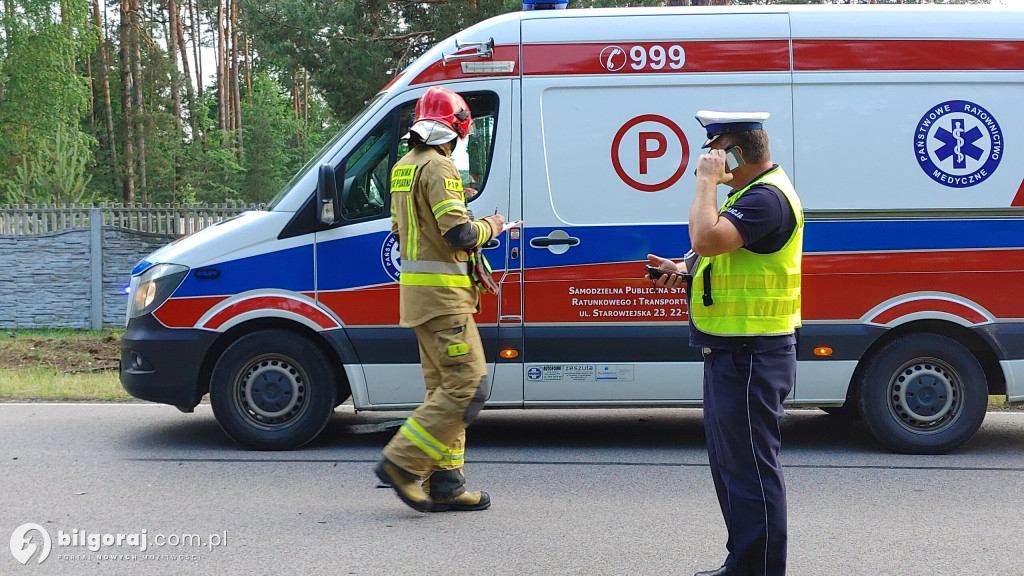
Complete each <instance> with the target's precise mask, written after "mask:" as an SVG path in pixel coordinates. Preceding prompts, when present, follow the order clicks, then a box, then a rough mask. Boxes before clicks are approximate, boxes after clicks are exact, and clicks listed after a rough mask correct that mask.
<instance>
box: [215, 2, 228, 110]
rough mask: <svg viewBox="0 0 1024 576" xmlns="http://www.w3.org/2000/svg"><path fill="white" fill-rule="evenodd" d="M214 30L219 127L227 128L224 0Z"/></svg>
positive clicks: (218, 6)
mask: <svg viewBox="0 0 1024 576" xmlns="http://www.w3.org/2000/svg"><path fill="white" fill-rule="evenodd" d="M214 30H215V33H216V34H217V127H218V128H220V129H221V130H227V129H228V122H227V98H226V97H225V96H226V94H225V90H224V89H225V87H226V86H225V84H226V82H227V78H226V76H227V64H226V62H227V54H226V51H225V49H224V48H225V46H224V35H225V34H224V0H217V22H216V25H215V27H214Z"/></svg>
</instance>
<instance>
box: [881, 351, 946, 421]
mask: <svg viewBox="0 0 1024 576" xmlns="http://www.w3.org/2000/svg"><path fill="white" fill-rule="evenodd" d="M961 389H962V384H961V383H960V381H959V379H958V378H957V377H956V375H955V373H954V372H953V371H952V370H950V369H949V368H947V367H945V366H943V365H941V364H940V363H939V362H936V361H934V360H927V361H926V360H916V361H913V362H908V363H907V364H905V365H904V366H903V368H902V369H901V370H900V371H899V372H898V373H896V374H895V375H894V376H893V379H892V382H891V383H890V385H889V391H890V394H889V398H890V404H889V407H890V409H891V410H892V412H893V414H894V415H895V416H897V417H898V418H899V421H900V422H901V423H902V424H903V426H904V427H907V428H909V429H911V430H913V431H915V432H922V431H936V430H937V429H939V428H944V427H945V425H946V424H948V423H949V422H951V421H952V420H953V419H954V418H955V416H956V414H957V413H958V408H959V403H960V398H961V396H962V390H961Z"/></svg>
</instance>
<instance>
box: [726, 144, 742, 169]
mask: <svg viewBox="0 0 1024 576" xmlns="http://www.w3.org/2000/svg"><path fill="white" fill-rule="evenodd" d="M744 164H746V162H744V161H743V156H740V153H739V152H738V151H737V150H736V147H735V146H730V147H728V148H726V149H725V171H726V172H732V171H733V170H735V169H737V168H739V167H740V166H743V165H744Z"/></svg>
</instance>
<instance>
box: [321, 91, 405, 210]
mask: <svg viewBox="0 0 1024 576" xmlns="http://www.w3.org/2000/svg"><path fill="white" fill-rule="evenodd" d="M412 107H413V105H412V104H409V105H406V106H403V107H402V108H400V109H399V110H398V112H397V114H398V115H402V114H412ZM398 124H399V122H398V118H397V117H396V113H392V114H389V115H388V116H387V118H385V119H384V120H382V121H381V122H380V124H378V125H377V126H376V127H375V128H374V129H373V131H372V132H370V134H368V135H367V136H366V138H365V139H363V141H362V142H360V143H359V145H358V146H356V148H355V150H353V151H352V153H351V154H349V155H348V158H346V159H345V162H344V164H343V166H344V168H343V169H342V170H339V171H337V174H338V176H339V178H343V179H344V181H343V182H342V181H339V182H338V189H339V190H341V213H342V215H343V216H344V217H345V220H347V221H349V222H352V221H363V220H371V219H374V218H380V217H382V216H384V215H385V213H386V205H387V201H386V198H387V193H388V185H389V180H390V172H391V165H392V164H393V163H394V161H395V160H396V159H397V156H395V155H394V153H395V147H396V144H397V141H398V138H399V137H400V136H401V134H404V132H399V131H398V130H397V128H398V126H397V125H398Z"/></svg>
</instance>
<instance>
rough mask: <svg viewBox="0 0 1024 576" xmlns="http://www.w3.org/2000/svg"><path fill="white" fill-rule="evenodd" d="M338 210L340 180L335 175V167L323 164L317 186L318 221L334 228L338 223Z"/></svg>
mask: <svg viewBox="0 0 1024 576" xmlns="http://www.w3.org/2000/svg"><path fill="white" fill-rule="evenodd" d="M338 208H339V205H338V179H337V177H336V176H335V174H334V167H333V166H331V165H330V164H321V165H320V174H319V179H318V180H317V184H316V218H317V220H319V221H320V223H321V224H323V225H324V226H333V225H334V224H335V223H337V222H338V215H339V214H340V212H339V210H338Z"/></svg>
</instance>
